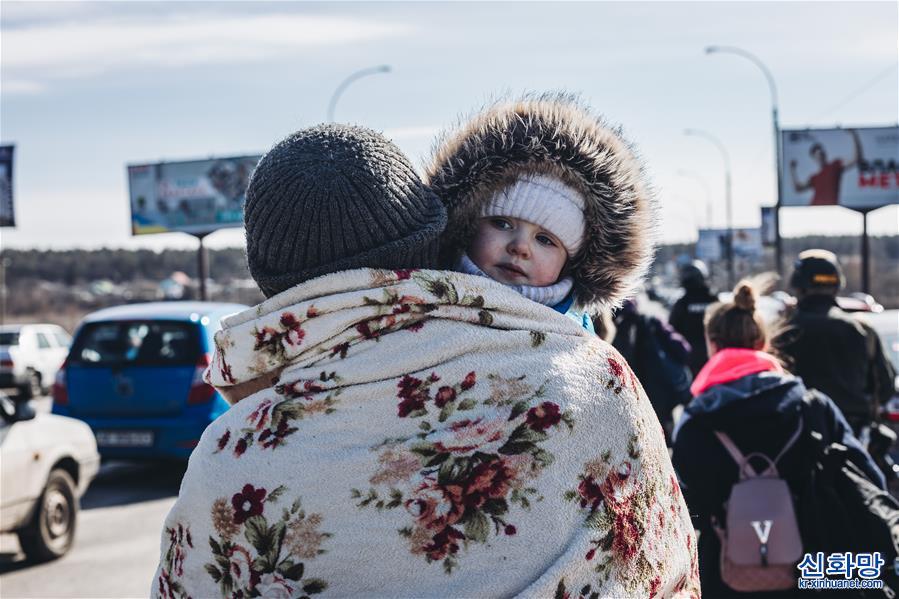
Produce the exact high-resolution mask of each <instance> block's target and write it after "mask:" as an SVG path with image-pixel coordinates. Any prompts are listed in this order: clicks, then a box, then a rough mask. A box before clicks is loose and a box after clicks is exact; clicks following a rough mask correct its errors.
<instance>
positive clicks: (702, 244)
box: [696, 228, 762, 262]
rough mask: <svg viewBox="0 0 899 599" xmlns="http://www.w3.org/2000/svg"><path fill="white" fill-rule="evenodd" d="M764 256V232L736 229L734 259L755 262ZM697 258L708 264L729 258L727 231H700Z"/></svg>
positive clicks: (756, 229) (755, 229)
mask: <svg viewBox="0 0 899 599" xmlns="http://www.w3.org/2000/svg"><path fill="white" fill-rule="evenodd" d="M761 256H762V230H761V229H758V228H754V229H752V228H743V229H737V228H735V229H734V258H735V259H739V258H743V259H747V260H754V259H757V258H760V257H761ZM696 257H697V258H699V259H700V260H705V261H706V262H715V261H718V260H724V259H725V258H726V257H727V229H700V230H699V240H698V241H697V242H696Z"/></svg>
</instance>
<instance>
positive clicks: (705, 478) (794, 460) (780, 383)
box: [672, 372, 884, 597]
mask: <svg viewBox="0 0 899 599" xmlns="http://www.w3.org/2000/svg"><path fill="white" fill-rule="evenodd" d="M807 394H808V391H807V390H806V388H805V385H803V383H802V381H801V380H799V379H798V378H796V377H793V376H790V375H785V374H779V373H774V372H764V373H760V374H753V375H748V376H745V377H743V378H741V379H738V380H736V381H733V382H731V383H727V384H723V385H716V386H714V387H711V388H709V389H708V390H706V391H705V392H704V393H703V394H701V395H699V396H698V397H696V398H695V399H694V400H693V401H692V402H690V404H689V405H688V406H687V408H686V409H685V411H684V416H683V418H682V419H681V421H680V423H678V428H677V430H676V431H675V437H674V455H673V457H672V461H673V462H674V468H675V470H676V471H677V474H678V477H679V478H680V481H681V486H682V489H683V493H684V499H685V500H686V502H687V507H688V508H689V510H690V515H691V516H692V517H693V522H694V526H695V527H696V529H697V530H698V531H699V546H698V551H699V575H700V579H701V582H702V591H703V595H704V596H707V597H723V596H739V597H746V596H747V595H746V594H745V593H735V592H734V591H732V590H730V589H729V588H728V587H726V586H724V585H723V583H722V582H721V574H720V567H719V559H720V551H721V545H720V543H719V540H718V537H717V535H716V533H715V531H714V529H713V528H712V522H711V521H712V517H713V516H714V517H716V518H717V519H719V521H723V518H724V509H723V505H724V503H725V501H726V500H727V498H728V496H729V495H730V490H731V487H732V486H733V485H734V483H735V482H736V481H737V478H738V472H737V466H736V464H735V463H734V461H733V459H732V458H731V457H730V455H729V454H728V453H727V452H726V450H725V449H724V447H723V446H722V445H721V443H720V441H718V439H717V437H715V435H714V431H716V430H720V431H722V432H724V433H726V434H727V435H728V436H730V438H731V439H733V441H734V443H735V444H736V445H737V447H739V448H740V451H741V453H743V455H748V454H749V453H751V452H761V453H764V454H765V455H767V456H768V457H769V458H772V459H773V458H774V457H775V456H776V455H777V454H778V453H780V451H781V449H782V448H783V447H784V445H785V444H786V442H787V440H788V439H789V438H790V436H791V435H792V434H793V433H794V432H795V431H796V429H797V427H798V425H799V418H800V413H802V414H803V422H804V423H805V424H806V428H808V427H812V430H816V431H818V432H820V433H821V434H822V436H823V438H824V441H825V442H826V443H830V442H838V443H842V444H843V445H846V447H848V448H849V451H850V455H851V459H852V461H853V462H855V463H856V464H857V465H858V466H859V467H860V468H862V470H863V471H864V472H865V473H866V474H867V475H868V476H869V477H870V478H871V480H872V481H874V482H875V483H876V484H878V485H880V486H881V488H883V487H884V481H883V476H882V474H881V473H880V471H879V470H878V469H877V466H876V465H875V464H874V462H873V461H872V460H871V458H870V457H869V456H868V454H867V453H865V450H864V449H862V447H861V445H860V444H859V443H858V441H857V440H856V439H855V438H854V437H853V436H852V431H851V430H850V428H849V426H848V424H847V423H846V420H845V418H843V415H842V414H841V413H840V411H839V409H838V408H836V406H834V404H833V402H832V401H830V399H829V398H827V396H825V395H822V394H820V393H817V392H813V393H812V396H811V398H810V401H807V402H803V397H804V396H806V395H807ZM803 403H805V404H806V405H805V406H803ZM812 459H813V455H812V453H811V450H810V449H809V448H808V446H807V445H806V444H805V443H804V442H797V443H796V445H794V446H793V447H792V448H791V449H790V450H789V451H788V452H787V453H786V454H785V455H784V456H783V458H781V460H780V462H779V463H778V464H777V468H778V472H779V473H780V475H781V477H782V478H784V479H785V480H786V481H787V484H789V485H790V487H791V489H792V490H793V491H794V492H795V493H797V494H798V493H799V491H800V488H801V485H802V484H803V483H804V481H805V480H806V476H807V474H808V471H809V469H810V467H811V463H812ZM755 466H756V467H757V468H758V467H759V466H761V464H755ZM797 509H798V508H797ZM764 596H768V595H764ZM788 596H789V594H788Z"/></svg>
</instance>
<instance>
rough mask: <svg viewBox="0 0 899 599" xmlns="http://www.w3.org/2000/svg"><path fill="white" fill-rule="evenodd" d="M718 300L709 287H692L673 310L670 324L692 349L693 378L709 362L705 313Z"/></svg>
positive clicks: (691, 365) (669, 318)
mask: <svg viewBox="0 0 899 599" xmlns="http://www.w3.org/2000/svg"><path fill="white" fill-rule="evenodd" d="M717 301H718V298H717V297H716V296H715V295H714V294H713V293H712V292H711V291H709V288H708V287H705V286H702V287H690V288H688V289H686V291H685V292H684V295H683V296H681V297H680V299H678V300H677V301H676V302H674V306H672V308H671V314H669V316H668V324H670V325H671V326H672V327H674V330H675V331H677V332H678V333H680V334H681V335H683V337H684V339H686V340H687V342H689V344H690V347H691V348H692V350H691V352H690V370H691V371H692V372H693V376H696V373H698V372H699V370H700V369H701V368H702V367H703V365H704V364H705V363H706V362H707V361H708V359H709V354H708V351H707V350H706V346H705V325H704V324H703V319H704V318H705V311H706V308H708V307H709V306H710V305H711V304H713V303H715V302H717Z"/></svg>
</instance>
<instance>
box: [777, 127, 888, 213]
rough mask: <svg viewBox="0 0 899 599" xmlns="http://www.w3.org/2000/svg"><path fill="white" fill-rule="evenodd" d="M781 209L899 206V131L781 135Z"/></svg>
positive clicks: (813, 131)
mask: <svg viewBox="0 0 899 599" xmlns="http://www.w3.org/2000/svg"><path fill="white" fill-rule="evenodd" d="M781 142H782V144H783V151H782V153H781V154H782V158H781V160H782V162H781V169H782V172H783V177H782V183H781V190H780V199H781V205H783V206H843V207H845V208H853V209H855V210H870V209H873V208H879V207H881V206H886V205H888V204H899V172H897V170H896V164H897V163H899V127H866V128H860V129H803V130H790V129H785V130H783V131H781Z"/></svg>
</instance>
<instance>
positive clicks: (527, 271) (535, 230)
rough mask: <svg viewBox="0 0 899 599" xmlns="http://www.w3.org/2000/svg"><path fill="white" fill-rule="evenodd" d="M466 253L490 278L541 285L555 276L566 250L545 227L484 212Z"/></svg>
mask: <svg viewBox="0 0 899 599" xmlns="http://www.w3.org/2000/svg"><path fill="white" fill-rule="evenodd" d="M468 257H469V258H471V261H472V262H474V263H475V264H477V265H478V267H479V268H480V269H481V270H483V271H484V272H485V273H487V274H488V275H489V276H490V278H491V279H493V280H495V281H499V282H500V283H506V284H509V285H533V286H535V287H545V286H547V285H552V284H553V283H555V282H556V281H558V280H559V274H561V272H562V268H563V267H564V266H565V261H566V260H567V259H568V253H567V252H566V251H565V247H564V246H563V245H562V243H561V242H560V241H559V239H558V238H557V237H556V236H555V235H553V234H552V233H550V232H549V231H547V230H546V229H544V228H542V227H539V226H537V225H535V224H534V223H531V222H528V221H526V220H520V219H517V218H512V217H509V216H486V217H484V218H482V219H480V221H478V233H477V235H476V236H475V239H474V241H473V242H472V244H471V247H469V248H468Z"/></svg>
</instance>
